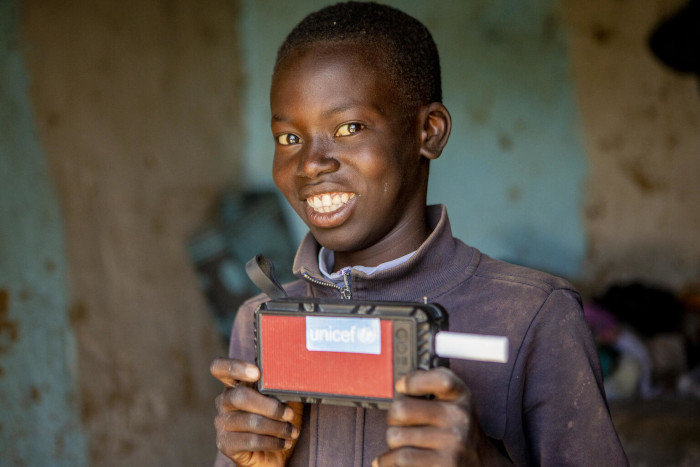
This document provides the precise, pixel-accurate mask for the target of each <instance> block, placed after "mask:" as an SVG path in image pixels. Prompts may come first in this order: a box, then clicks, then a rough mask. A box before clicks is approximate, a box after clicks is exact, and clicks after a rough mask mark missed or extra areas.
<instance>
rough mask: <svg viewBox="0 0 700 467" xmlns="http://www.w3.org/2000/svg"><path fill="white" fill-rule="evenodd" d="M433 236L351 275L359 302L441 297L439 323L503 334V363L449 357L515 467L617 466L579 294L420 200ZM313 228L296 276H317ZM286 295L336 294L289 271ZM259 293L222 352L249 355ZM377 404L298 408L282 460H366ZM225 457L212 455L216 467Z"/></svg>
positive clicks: (379, 420)
mask: <svg viewBox="0 0 700 467" xmlns="http://www.w3.org/2000/svg"><path fill="white" fill-rule="evenodd" d="M428 221H429V224H430V226H431V228H432V233H431V235H430V236H429V238H428V239H427V240H426V241H425V243H424V244H423V245H422V246H421V247H420V248H419V249H418V250H417V251H416V253H415V254H414V255H413V256H412V257H411V258H410V259H409V260H408V261H406V262H405V263H402V264H400V265H398V266H396V267H393V268H390V269H387V270H383V271H379V272H376V273H374V274H372V275H371V276H367V275H365V274H363V273H361V272H358V271H354V270H353V271H352V272H351V276H350V281H349V282H350V289H351V290H350V292H351V294H352V299H358V300H398V301H422V300H423V297H427V298H428V300H429V301H430V302H434V303H438V304H440V305H442V306H443V307H444V308H445V309H446V310H447V312H448V313H449V330H450V331H456V332H464V333H476V334H487V335H497V336H506V337H508V340H509V349H508V354H509V355H508V361H507V363H492V362H477V361H467V360H458V359H451V360H450V368H451V369H452V370H453V371H454V372H455V373H456V374H457V375H459V377H460V378H462V379H463V380H464V381H465V382H466V384H467V385H468V387H469V388H470V390H471V392H472V394H473V396H474V400H475V403H476V411H477V414H478V417H479V423H480V424H481V427H482V429H483V430H484V432H485V433H486V434H487V435H488V436H489V437H490V438H492V439H493V440H494V442H495V443H496V444H497V445H498V446H499V447H500V448H502V449H503V450H505V452H507V454H508V456H510V458H511V460H512V461H513V462H514V463H515V464H516V465H548V466H564V465H581V466H584V465H585V466H601V465H605V466H621V465H627V459H626V457H625V454H624V451H623V450H622V446H621V444H620V441H619V439H618V437H617V434H616V432H615V429H614V427H613V424H612V421H611V418H610V414H609V411H608V407H607V402H606V399H605V395H604V392H603V385H602V376H601V371H600V366H599V361H598V355H597V351H596V348H595V345H594V343H593V340H592V337H591V333H590V330H589V327H588V324H587V323H586V321H585V319H584V315H583V312H582V309H581V302H580V297H579V295H578V293H577V292H576V291H575V290H573V288H572V287H571V285H570V284H569V283H567V282H566V281H564V280H562V279H559V278H556V277H553V276H550V275H548V274H545V273H542V272H539V271H535V270H532V269H527V268H523V267H519V266H514V265H512V264H508V263H504V262H501V261H496V260H494V259H492V258H489V257H488V256H486V255H484V254H482V253H480V252H479V251H478V250H477V249H475V248H472V247H469V246H467V245H465V244H464V243H462V242H461V241H460V240H458V239H456V238H454V237H452V232H451V229H450V224H449V220H448V218H447V212H446V210H445V208H444V206H431V207H429V208H428ZM319 248H320V247H319V245H318V244H317V243H316V241H315V240H314V238H313V237H312V236H311V234H308V235H307V236H306V237H305V238H304V240H303V241H302V243H301V245H300V247H299V250H298V252H297V256H296V259H295V264H294V273H295V274H296V275H297V276H299V277H302V276H308V277H311V278H314V279H318V280H323V279H322V275H321V273H320V271H319V268H318V250H319ZM285 288H286V289H287V291H288V293H289V295H290V296H313V297H328V298H340V291H339V290H338V289H337V288H335V287H329V286H323V285H318V284H316V283H315V282H312V281H309V280H308V279H303V278H302V279H299V280H297V281H295V282H292V283H290V284H288V285H286V286H285ZM266 298H267V297H266V296H258V297H256V298H253V299H251V300H249V301H248V302H246V303H245V304H244V305H243V306H242V307H241V309H240V311H239V312H238V315H237V317H236V321H235V324H234V327H233V333H232V338H231V347H230V356H231V357H232V358H237V359H241V360H246V361H249V362H254V361H255V355H254V346H253V332H252V330H253V312H254V310H255V309H256V307H257V306H258V305H259V304H260V303H261V302H262V301H264V300H266ZM385 418H386V412H385V411H382V410H374V409H357V408H351V407H338V406H331V405H307V406H306V408H305V411H304V422H303V427H302V432H301V435H300V437H299V440H298V443H297V445H296V448H295V451H294V455H293V456H292V458H291V459H290V461H289V463H288V465H290V466H318V467H331V466H332V467H337V466H355V467H360V466H362V467H369V466H370V465H371V462H372V460H373V459H374V458H375V457H376V456H378V455H379V454H381V453H383V452H385V451H387V446H386V442H385V432H386V420H385ZM227 465H233V464H232V463H231V462H230V461H229V460H228V459H226V458H225V457H224V456H223V455H221V453H219V455H218V458H217V462H216V466H217V467H222V466H227Z"/></svg>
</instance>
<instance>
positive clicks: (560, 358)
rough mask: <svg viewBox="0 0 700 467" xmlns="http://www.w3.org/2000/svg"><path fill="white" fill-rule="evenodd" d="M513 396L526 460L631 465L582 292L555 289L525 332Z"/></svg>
mask: <svg viewBox="0 0 700 467" xmlns="http://www.w3.org/2000/svg"><path fill="white" fill-rule="evenodd" d="M516 367H517V369H516V374H519V375H521V376H520V377H519V378H516V379H519V380H520V381H519V382H518V384H515V387H516V388H519V390H517V391H516V394H514V395H515V396H516V397H517V398H518V399H519V401H518V402H519V403H522V411H521V413H522V429H523V430H524V432H525V436H526V438H527V445H528V448H529V453H527V454H526V456H527V457H528V463H529V464H532V465H543V466H547V465H549V466H563V465H606V466H625V465H628V463H627V459H626V457H625V454H624V451H623V449H622V446H621V444H620V441H619V439H618V436H617V433H616V432H615V428H614V426H613V423H612V419H611V417H610V413H609V410H608V406H607V401H606V398H605V392H604V389H603V381H602V373H601V370H600V364H599V360H598V353H597V350H596V347H595V344H594V342H593V338H592V336H591V332H590V328H589V326H588V323H587V322H586V320H585V318H584V315H583V312H582V309H581V305H580V301H579V299H578V295H577V294H575V293H574V292H572V291H570V290H567V289H557V290H554V291H553V292H552V293H551V294H550V295H549V297H548V298H547V299H546V300H545V302H544V303H543V305H542V307H541V308H540V310H539V311H538V313H537V314H536V315H535V317H534V319H533V321H532V323H531V326H530V328H529V330H528V331H527V334H526V336H525V340H524V342H523V346H522V348H521V352H520V355H519V356H518V362H517V364H516Z"/></svg>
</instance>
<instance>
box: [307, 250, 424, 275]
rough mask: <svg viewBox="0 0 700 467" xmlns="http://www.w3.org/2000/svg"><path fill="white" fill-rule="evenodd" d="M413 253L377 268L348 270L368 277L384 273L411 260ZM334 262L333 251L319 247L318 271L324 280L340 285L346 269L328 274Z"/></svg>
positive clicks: (368, 267)
mask: <svg viewBox="0 0 700 467" xmlns="http://www.w3.org/2000/svg"><path fill="white" fill-rule="evenodd" d="M414 253H415V251H412V252H410V253H408V254H406V255H403V256H402V257H400V258H396V259H392V260H391V261H387V262H385V263H382V264H380V265H378V266H352V267H351V268H349V269H354V270H355V271H360V272H364V273H365V274H367V275H368V276H370V275H372V274H374V273H375V272H379V271H384V270H385V269H389V268H393V267H394V266H398V265H399V264H402V263H405V262H406V261H408V260H409V259H410V258H411V256H413V254H414ZM334 262H335V254H334V253H333V250H329V249H327V248H325V247H321V249H320V250H319V251H318V269H319V270H320V271H321V274H323V277H324V278H326V279H328V280H329V281H332V282H335V283H341V282H343V273H344V272H345V271H347V269H348V268H343V269H341V270H339V271H336V272H328V271H330V270H332V268H333V263H334Z"/></svg>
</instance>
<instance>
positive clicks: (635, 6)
mask: <svg viewBox="0 0 700 467" xmlns="http://www.w3.org/2000/svg"><path fill="white" fill-rule="evenodd" d="M683 4H685V2H683V1H680V0H677V1H664V0H637V1H633V2H625V1H605V2H587V1H585V0H566V1H565V2H564V6H565V8H564V11H565V13H566V21H567V25H568V29H569V33H570V37H571V56H572V60H573V76H574V82H575V83H576V89H577V94H578V105H579V109H580V114H581V119H582V122H583V129H584V135H585V143H586V149H587V152H588V159H589V164H590V167H591V169H590V176H589V178H588V180H587V187H586V191H587V200H586V206H585V211H584V213H585V219H586V224H585V226H586V237H587V241H588V248H587V255H586V261H585V265H586V266H585V274H584V277H585V281H586V282H587V283H588V284H590V285H591V286H592V288H594V289H600V288H601V287H602V286H605V285H606V284H609V283H611V282H615V281H626V280H632V279H641V280H645V281H648V282H651V283H655V284H659V285H664V286H668V287H671V288H674V289H679V288H683V287H686V286H691V285H693V284H695V285H697V284H700V208H698V206H699V205H700V183H699V182H700V84H699V83H698V79H697V78H694V77H691V76H685V75H679V74H677V73H675V72H674V71H672V70H670V69H668V68H666V67H665V66H664V65H662V64H661V62H660V61H658V60H657V59H656V58H655V57H654V56H653V55H652V53H651V51H650V49H649V48H648V45H647V44H648V43H647V41H648V37H649V34H650V33H651V31H652V30H653V28H654V27H655V26H656V25H657V24H658V23H659V21H661V20H662V19H663V18H665V17H667V16H668V15H670V14H672V13H674V12H675V11H676V9H677V8H678V7H679V6H681V5H683Z"/></svg>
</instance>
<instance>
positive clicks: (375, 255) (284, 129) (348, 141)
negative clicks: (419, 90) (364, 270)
mask: <svg viewBox="0 0 700 467" xmlns="http://www.w3.org/2000/svg"><path fill="white" fill-rule="evenodd" d="M387 76H388V73H386V72H385V71H384V66H383V63H382V60H381V54H379V53H376V52H372V51H368V50H366V49H363V47H362V46H358V45H354V44H347V43H346V44H343V43H340V44H337V43H331V44H329V43H315V44H312V45H311V46H309V47H305V48H300V49H297V50H295V51H292V52H291V54H290V55H289V56H287V57H286V58H285V59H284V61H283V62H282V63H281V64H280V66H279V68H278V70H277V72H276V74H275V76H274V77H273V84H272V90H271V94H270V104H271V111H272V133H273V136H274V138H275V157H274V163H273V169H272V173H273V178H274V181H275V184H276V185H277V187H278V188H279V190H280V191H281V192H282V193H283V194H284V196H285V197H286V198H287V201H289V203H290V204H291V206H292V207H293V208H294V210H295V211H296V212H297V214H298V215H299V216H300V217H301V218H302V220H303V221H304V222H305V223H306V225H307V226H308V227H309V229H310V230H311V232H312V233H313V235H314V237H315V238H316V240H317V241H318V242H319V243H320V244H321V245H323V246H325V247H326V248H329V249H331V250H333V251H335V252H336V265H335V266H336V269H337V268H338V267H341V266H346V265H353V264H338V263H339V260H338V257H339V256H340V257H342V258H345V259H346V260H347V261H348V262H351V261H357V262H356V263H354V264H362V265H365V266H374V265H376V264H380V263H381V262H384V261H389V260H391V259H395V258H397V257H399V256H401V255H403V254H406V253H409V252H411V251H413V250H415V249H416V248H417V247H418V246H419V245H420V242H421V241H422V240H423V239H424V238H425V218H424V215H425V197H426V191H427V175H428V161H427V159H424V158H422V157H421V156H420V154H419V148H420V125H419V123H418V119H417V115H418V112H415V111H414V112H412V114H409V115H407V114H406V112H405V111H401V110H400V109H401V105H400V104H401V96H400V95H399V93H398V92H397V90H396V89H395V88H394V87H393V86H392V85H391V82H390V80H389V79H388V78H387ZM416 236H419V237H420V239H419V240H416ZM416 242H417V244H416ZM339 253H340V255H339ZM340 262H341V263H342V262H343V261H340Z"/></svg>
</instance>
